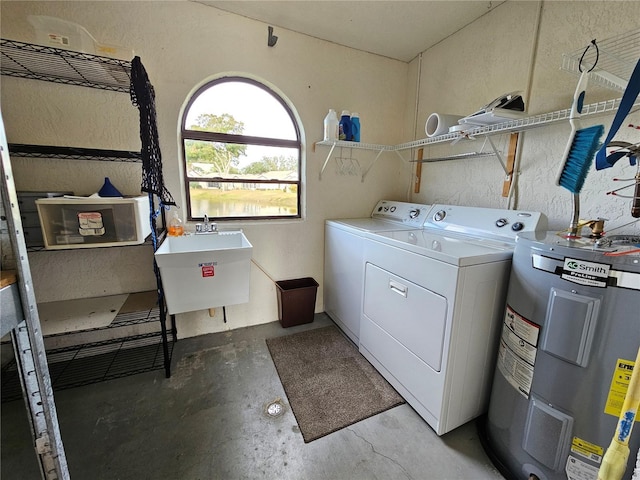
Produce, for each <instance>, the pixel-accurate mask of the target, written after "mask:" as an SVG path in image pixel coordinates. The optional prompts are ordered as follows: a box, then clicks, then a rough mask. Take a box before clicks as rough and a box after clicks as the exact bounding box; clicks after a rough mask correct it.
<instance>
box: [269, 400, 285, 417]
mask: <svg viewBox="0 0 640 480" xmlns="http://www.w3.org/2000/svg"><path fill="white" fill-rule="evenodd" d="M264 411H265V413H266V414H267V415H269V416H270V417H279V416H280V415H282V414H283V413H284V405H283V404H282V400H280V399H279V398H278V399H276V400H274V401H273V402H271V403H268V404H267V406H266V407H265V409H264Z"/></svg>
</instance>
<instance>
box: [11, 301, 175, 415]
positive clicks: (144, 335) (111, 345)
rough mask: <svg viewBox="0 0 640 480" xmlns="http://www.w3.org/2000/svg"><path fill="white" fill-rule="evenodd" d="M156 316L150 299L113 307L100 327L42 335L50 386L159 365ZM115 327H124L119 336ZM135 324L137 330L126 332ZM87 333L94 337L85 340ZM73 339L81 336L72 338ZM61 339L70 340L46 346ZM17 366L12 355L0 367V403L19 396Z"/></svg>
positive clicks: (83, 382) (88, 381) (106, 377)
mask: <svg viewBox="0 0 640 480" xmlns="http://www.w3.org/2000/svg"><path fill="white" fill-rule="evenodd" d="M159 320H160V309H159V307H158V305H153V306H151V307H150V308H148V309H143V310H138V311H134V312H126V313H118V315H116V317H115V319H114V320H113V322H111V323H110V324H109V325H107V326H104V327H97V328H89V329H84V330H75V331H73V332H65V333H56V334H52V335H47V336H45V337H44V342H45V346H46V347H47V362H48V364H49V375H50V377H51V383H52V387H53V389H54V391H58V390H64V389H68V388H74V387H80V386H83V385H89V384H93V383H98V382H103V381H106V380H113V379H116V378H121V377H126V376H130V375H135V374H138V373H143V372H151V371H154V370H163V369H164V368H165V358H164V352H163V344H162V332H161V331H160V330H157V329H156V328H155V327H157V326H158V321H159ZM118 330H123V331H127V332H128V333H127V334H126V335H125V336H121V335H120V334H119V332H118ZM136 330H137V333H130V332H136ZM86 336H91V338H92V339H93V341H90V342H87V341H84V340H83V338H84V337H86ZM74 339H76V340H78V339H79V340H80V341H79V342H78V343H74ZM61 340H62V341H66V342H67V343H70V344H69V345H62V346H58V347H57V348H49V346H50V345H52V344H60V342H61ZM9 343H10V342H4V343H3V344H2V346H3V347H4V346H5V345H6V346H9ZM173 346H174V343H173V342H169V343H168V347H169V362H170V361H171V356H172V354H173ZM18 368H19V366H18V364H17V363H16V361H15V359H12V360H9V361H8V362H7V363H6V364H5V365H3V366H2V369H1V370H0V379H1V382H0V391H1V401H2V403H4V402H9V401H13V400H18V399H20V398H22V387H21V384H20V376H19V372H18Z"/></svg>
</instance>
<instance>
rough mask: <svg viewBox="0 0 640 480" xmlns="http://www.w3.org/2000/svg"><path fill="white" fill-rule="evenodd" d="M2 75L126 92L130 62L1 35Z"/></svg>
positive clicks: (129, 78)
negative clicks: (11, 38) (6, 37)
mask: <svg viewBox="0 0 640 480" xmlns="http://www.w3.org/2000/svg"><path fill="white" fill-rule="evenodd" d="M0 53H1V54H2V61H1V62H0V69H1V70H2V75H9V76H12V77H20V78H30V79H34V80H43V81H46V82H54V83H62V84H66V85H79V86H83V87H91V88H98V89H101V90H111V91H114V92H123V93H129V86H130V84H131V62H127V61H124V60H118V59H115V58H109V57H101V56H98V55H91V54H89V53H80V52H74V51H71V50H64V49H60V48H54V47H48V46H44V45H34V44H31V43H24V42H18V41H15V40H7V39H4V38H3V39H0Z"/></svg>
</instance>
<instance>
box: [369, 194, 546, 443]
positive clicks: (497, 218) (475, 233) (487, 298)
mask: <svg viewBox="0 0 640 480" xmlns="http://www.w3.org/2000/svg"><path fill="white" fill-rule="evenodd" d="M546 226H547V221H546V217H545V216H544V215H542V214H540V213H537V212H524V211H513V210H499V209H489V208H477V207H464V206H451V205H433V207H432V208H431V210H430V214H429V216H428V218H427V220H426V222H425V224H424V228H423V229H420V230H415V229H414V230H398V231H392V230H388V231H379V232H367V233H365V242H364V273H363V275H364V290H363V306H362V315H361V321H360V335H359V342H360V343H359V348H360V352H361V353H362V354H363V355H364V356H365V357H366V358H367V359H368V360H369V361H370V362H371V363H372V364H373V365H374V367H376V369H377V370H378V371H379V372H380V373H381V374H382V375H383V376H384V377H385V378H386V379H387V380H388V381H389V383H391V385H393V386H394V388H395V389H396V390H397V391H398V392H399V393H400V394H401V395H402V396H403V397H404V398H405V400H406V401H407V403H409V405H411V406H412V407H413V409H414V410H415V411H416V412H417V413H418V414H419V415H420V416H422V418H424V419H425V420H426V422H427V423H428V424H429V425H430V426H431V427H432V428H433V429H434V430H435V431H436V433H437V434H438V435H442V434H444V433H446V432H449V431H451V430H453V429H454V428H456V427H458V426H460V425H462V424H464V423H466V422H468V421H470V420H472V419H474V418H475V417H477V416H479V415H480V414H482V413H484V412H485V411H486V408H487V405H488V397H489V391H490V386H491V376H492V374H493V367H494V362H495V358H496V354H497V345H498V334H499V326H500V323H501V319H502V316H503V312H504V306H505V297H506V291H507V285H508V280H509V273H510V267H511V258H512V255H513V250H514V246H515V241H516V236H517V234H518V233H519V232H526V231H529V232H532V231H542V230H545V229H546Z"/></svg>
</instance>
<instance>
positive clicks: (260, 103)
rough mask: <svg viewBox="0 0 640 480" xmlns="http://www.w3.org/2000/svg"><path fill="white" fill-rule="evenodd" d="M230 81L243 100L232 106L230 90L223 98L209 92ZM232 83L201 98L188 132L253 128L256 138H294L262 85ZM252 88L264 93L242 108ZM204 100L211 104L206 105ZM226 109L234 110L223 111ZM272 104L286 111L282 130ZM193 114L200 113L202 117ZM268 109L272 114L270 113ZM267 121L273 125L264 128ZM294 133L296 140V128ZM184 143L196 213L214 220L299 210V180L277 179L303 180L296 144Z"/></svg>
mask: <svg viewBox="0 0 640 480" xmlns="http://www.w3.org/2000/svg"><path fill="white" fill-rule="evenodd" d="M229 83H231V84H234V83H236V85H235V86H236V89H235V90H234V92H233V95H234V96H235V102H238V99H242V101H240V102H238V103H233V104H228V101H226V99H228V98H229V95H230V94H231V92H229V91H226V92H222V94H221V93H220V92H219V94H218V100H220V102H216V101H215V99H212V98H211V95H208V97H209V98H206V97H207V95H205V94H209V93H210V92H212V91H215V90H217V89H219V88H220V89H221V90H228V87H229ZM229 83H222V84H218V85H214V86H212V87H211V88H210V89H208V90H206V91H205V92H203V94H202V95H200V96H199V97H198V99H197V100H196V101H195V102H194V103H193V104H192V107H191V108H190V110H189V112H188V113H189V114H188V116H187V122H188V123H187V129H188V130H192V131H205V132H216V133H226V134H233V135H249V133H247V130H250V131H251V135H253V136H267V137H268V138H279V139H283V138H285V139H289V137H290V136H291V130H292V129H293V126H292V122H291V119H290V118H289V116H288V114H287V112H286V110H285V109H284V108H283V107H282V105H281V104H280V103H279V102H278V101H277V100H275V99H274V98H273V97H272V96H271V95H269V94H268V93H267V92H266V91H264V90H262V89H260V88H259V87H256V86H253V85H248V84H244V83H242V82H229ZM222 87H225V88H222ZM247 88H248V89H250V90H252V91H253V92H252V95H254V94H255V93H256V92H254V91H258V93H259V94H260V95H258V98H256V97H254V98H252V99H251V100H252V106H253V107H252V108H250V109H246V108H239V105H240V107H246V103H247V102H246V101H244V100H247V95H248V94H247V92H246V91H245V90H246V89H247ZM203 97H204V98H203ZM221 97H224V98H225V101H222V99H221ZM265 97H268V98H265ZM205 99H206V104H207V105H205V106H203V101H204V100H205ZM201 100H203V101H201ZM225 103H226V104H227V106H226V107H225ZM216 108H217V110H218V111H216ZM221 108H228V109H229V110H228V111H220V109H221ZM273 108H276V109H277V110H278V111H281V112H280V113H279V115H280V119H279V122H280V125H281V126H280V127H279V130H278V126H277V125H275V126H274V125H273V124H272V123H271V122H270V120H269V119H270V118H273V110H272V111H271V112H268V110H269V109H273ZM194 112H198V113H197V115H195V114H194ZM229 112H233V113H229ZM265 112H266V113H270V114H271V115H269V116H265ZM282 114H284V115H282ZM236 117H238V118H236ZM264 122H267V123H268V125H266V126H265V124H264ZM265 127H266V128H268V130H265ZM274 127H275V129H274ZM293 132H294V138H295V129H293ZM256 133H257V135H256ZM184 142H185V143H184V145H185V156H186V167H187V172H186V174H187V177H188V179H189V194H190V201H191V212H192V216H193V217H201V216H203V215H204V214H205V213H206V214H207V215H208V216H209V217H211V218H215V217H261V216H291V215H297V214H298V190H297V184H291V183H274V182H273V181H275V180H284V181H294V182H297V181H298V180H299V172H298V154H299V153H298V150H297V149H296V148H284V147H266V146H260V145H243V144H232V143H224V142H213V141H205V140H190V139H185V140H184Z"/></svg>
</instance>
